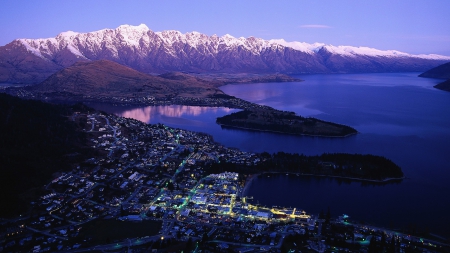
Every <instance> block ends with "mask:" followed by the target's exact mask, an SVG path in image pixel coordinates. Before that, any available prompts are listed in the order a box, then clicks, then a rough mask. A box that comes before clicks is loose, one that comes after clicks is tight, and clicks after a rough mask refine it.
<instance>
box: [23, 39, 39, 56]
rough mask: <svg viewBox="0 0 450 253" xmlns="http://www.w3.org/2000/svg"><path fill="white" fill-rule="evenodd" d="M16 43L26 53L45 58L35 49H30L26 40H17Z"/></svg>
mask: <svg viewBox="0 0 450 253" xmlns="http://www.w3.org/2000/svg"><path fill="white" fill-rule="evenodd" d="M18 41H19V42H20V43H21V44H22V45H23V46H24V47H25V48H26V49H27V51H29V52H31V53H32V54H34V55H36V56H38V57H40V58H42V59H45V57H44V56H43V55H42V54H41V52H40V51H39V50H37V49H36V48H34V47H32V46H31V45H30V44H29V43H28V41H27V40H26V39H18Z"/></svg>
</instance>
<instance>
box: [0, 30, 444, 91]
mask: <svg viewBox="0 0 450 253" xmlns="http://www.w3.org/2000/svg"><path fill="white" fill-rule="evenodd" d="M86 60H87V61H95V60H110V61H114V62H117V63H120V64H122V65H125V66H128V67H131V68H133V69H135V70H138V71H141V72H144V73H163V72H168V71H185V72H200V73H205V72H225V73H243V72H251V73H275V72H278V73H287V74H300V73H350V72H396V71H423V70H426V69H430V68H432V67H435V66H437V65H439V64H442V63H444V62H446V61H448V60H450V57H447V56H439V55H411V54H407V53H402V52H399V51H393V50H389V51H381V50H377V49H373V48H367V47H351V46H332V45H325V44H321V43H315V44H308V43H301V42H286V41H284V40H263V39H259V38H254V37H249V38H242V37H241V38H234V37H233V36H231V35H224V36H222V37H218V36H216V35H213V36H207V35H205V34H201V33H198V32H191V33H186V34H182V33H181V32H179V31H163V32H153V31H151V30H150V29H148V27H147V26H145V25H139V26H130V25H122V26H119V27H118V28H116V29H103V30H100V31H95V32H89V33H76V32H64V33H61V34H59V35H58V36H56V37H55V38H48V39H18V40H14V41H12V42H11V43H9V44H7V45H5V46H2V47H0V82H20V83H37V82H40V81H42V80H44V79H45V78H47V77H48V76H50V75H51V74H52V73H54V72H56V71H57V70H60V69H63V68H65V67H68V66H71V65H72V64H74V63H75V62H78V61H86Z"/></svg>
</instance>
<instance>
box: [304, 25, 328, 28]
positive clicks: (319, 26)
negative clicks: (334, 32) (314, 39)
mask: <svg viewBox="0 0 450 253" xmlns="http://www.w3.org/2000/svg"><path fill="white" fill-rule="evenodd" d="M300 27H301V28H322V29H323V28H332V27H331V26H328V25H301V26H300Z"/></svg>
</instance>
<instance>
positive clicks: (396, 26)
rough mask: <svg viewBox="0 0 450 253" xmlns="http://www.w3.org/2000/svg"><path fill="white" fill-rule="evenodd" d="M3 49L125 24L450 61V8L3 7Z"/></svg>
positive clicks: (302, 2)
mask: <svg viewBox="0 0 450 253" xmlns="http://www.w3.org/2000/svg"><path fill="white" fill-rule="evenodd" d="M0 7H1V9H2V14H1V15H0V32H1V36H0V46H3V45H5V44H7V43H9V42H11V41H12V40H14V39H16V38H48V37H55V36H56V35H58V34H59V33H60V32H64V31H68V30H71V31H75V32H90V31H96V30H100V29H104V28H116V27H118V26H119V25H122V24H130V25H139V24H141V23H144V24H146V25H147V26H148V27H149V28H150V29H151V30H153V31H163V30H179V31H181V32H183V33H185V32H191V31H198V32H201V33H205V34H207V35H213V34H217V35H219V36H221V35H225V34H227V33H228V34H231V35H233V36H235V37H241V36H243V37H249V36H255V37H259V38H263V39H279V38H283V39H285V40H286V41H301V42H308V43H314V42H322V43H326V44H332V45H336V46H338V45H349V46H367V47H373V48H377V49H382V50H388V49H394V50H399V51H403V52H407V53H413V54H422V53H423V54H430V53H435V54H443V55H450V14H449V10H450V1H448V0H426V1H425V0H414V1H411V0H376V1H375V0H374V1H369V0H368V1H357V0H354V1H346V0H322V1H319V0H317V1H316V0H314V1H313V0H310V1H308V0H290V1H288V0H284V1H283V0H281V1H265V0H258V1H256V0H255V1H254V0H245V1H234V0H228V1H219V0H217V1H216V0H214V1H212V0H207V1H201V0H189V1H185V0H183V1H176V0H169V1H147V0H139V1H134V0H127V1H110V0H95V1H92V0H76V1H75V0H69V1H60V0H41V1H28V0H27V1H24V0H3V1H1V4H0Z"/></svg>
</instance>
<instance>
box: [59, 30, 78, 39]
mask: <svg viewBox="0 0 450 253" xmlns="http://www.w3.org/2000/svg"><path fill="white" fill-rule="evenodd" d="M78 34H80V33H77V32H74V31H67V32H62V33H60V34H58V36H56V37H61V38H64V37H69V38H70V37H75V36H77V35H78Z"/></svg>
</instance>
